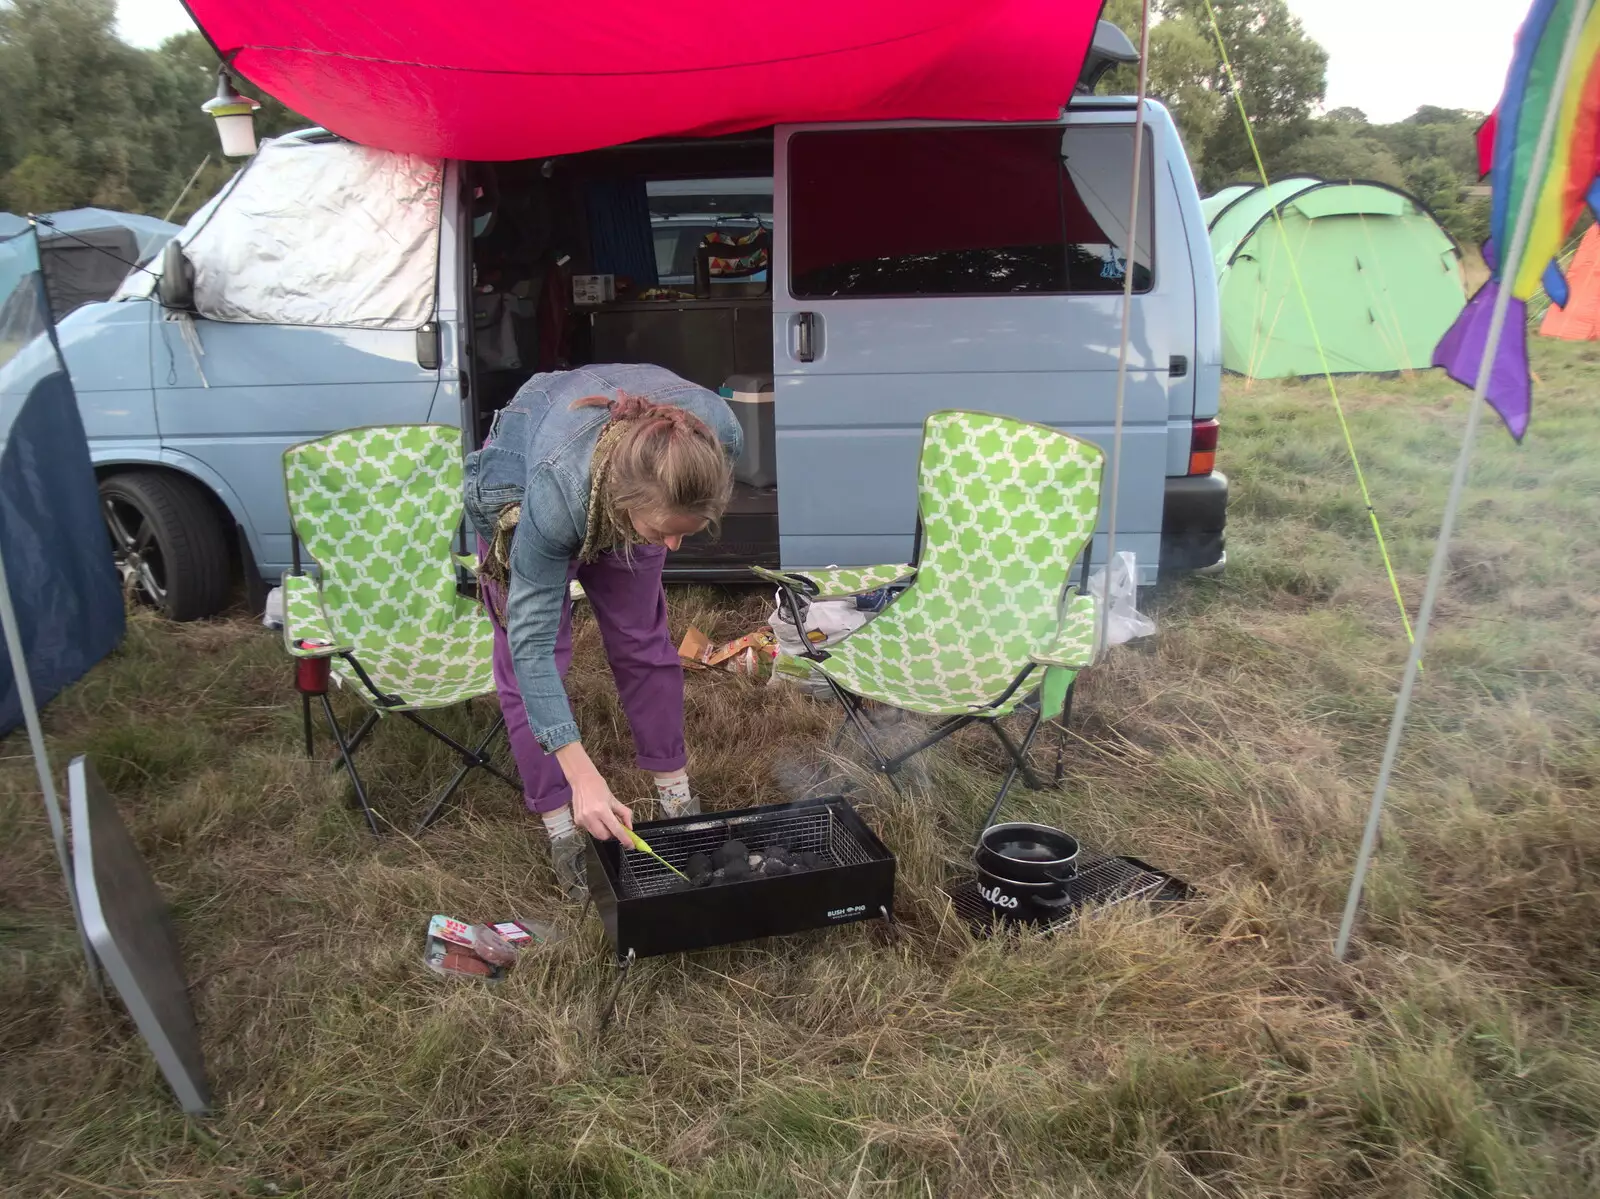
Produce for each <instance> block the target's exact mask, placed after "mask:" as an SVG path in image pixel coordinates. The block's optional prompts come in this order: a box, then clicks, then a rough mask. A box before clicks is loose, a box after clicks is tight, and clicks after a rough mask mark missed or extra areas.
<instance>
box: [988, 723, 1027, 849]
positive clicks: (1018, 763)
mask: <svg viewBox="0 0 1600 1199" xmlns="http://www.w3.org/2000/svg"><path fill="white" fill-rule="evenodd" d="M1039 721H1040V714H1039V713H1038V712H1035V713H1034V715H1033V720H1032V721H1031V722H1029V724H1028V733H1027V736H1025V737H1023V739H1022V747H1021V749H1020V750H1017V749H1012V746H1011V741H1010V739H1009V738H1007V737H1005V736H1004V735H1003V734H1002V735H1001V737H1000V739H1001V741H1003V742H1005V746H1006V748H1007V749H1010V750H1011V769H1010V770H1009V771H1007V772H1006V777H1005V781H1004V782H1002V783H1001V784H1000V794H998V795H996V796H995V797H994V803H993V804H992V805H991V806H990V808H989V814H988V815H987V816H985V817H984V819H983V829H986V828H988V827H989V826H990V825H991V824H993V823H994V818H995V817H996V816H998V815H999V814H1000V805H1001V804H1003V803H1005V801H1006V795H1007V793H1008V792H1010V790H1011V784H1012V783H1014V782H1016V779H1017V775H1018V774H1019V773H1028V774H1030V775H1031V773H1032V772H1031V771H1028V770H1027V762H1026V755H1027V752H1028V750H1029V749H1030V748H1031V747H1032V745H1033V738H1034V735H1035V734H1037V733H1038V731H1039ZM993 728H994V730H995V732H996V733H1000V732H1001V730H1000V727H999V726H998V725H994V726H993ZM1036 789H1037V788H1036ZM983 829H979V830H978V836H980V837H981V836H983Z"/></svg>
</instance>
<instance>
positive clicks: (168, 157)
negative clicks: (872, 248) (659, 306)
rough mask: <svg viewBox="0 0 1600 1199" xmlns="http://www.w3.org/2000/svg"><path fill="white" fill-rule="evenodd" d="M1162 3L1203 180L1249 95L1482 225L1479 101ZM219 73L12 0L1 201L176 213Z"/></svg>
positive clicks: (195, 163)
mask: <svg viewBox="0 0 1600 1199" xmlns="http://www.w3.org/2000/svg"><path fill="white" fill-rule="evenodd" d="M1151 7H1152V10H1153V12H1154V14H1155V18H1156V19H1155V22H1154V24H1153V25H1152V27H1151V31H1150V65H1149V90H1150V94H1151V95H1153V96H1155V97H1157V98H1158V99H1160V100H1162V101H1163V102H1164V103H1165V104H1166V105H1167V107H1168V108H1169V109H1170V110H1171V111H1172V114H1173V117H1174V119H1175V120H1176V122H1177V124H1178V128H1179V130H1180V132H1181V133H1182V136H1183V140H1184V145H1185V148H1186V149H1187V150H1188V153H1189V158H1190V161H1191V162H1192V163H1193V165H1194V170H1195V175H1196V178H1197V179H1198V180H1199V182H1200V189H1201V193H1202V194H1209V193H1211V192H1213V191H1216V190H1218V189H1220V188H1222V187H1225V186H1227V185H1228V184H1230V183H1236V182H1240V181H1253V180H1255V179H1256V178H1257V170H1256V165H1255V159H1254V155H1253V153H1252V151H1251V148H1250V140H1249V138H1248V137H1247V135H1246V130H1245V125H1244V122H1243V121H1242V120H1241V118H1240V115H1239V111H1238V100H1239V99H1242V100H1243V103H1244V108H1245V111H1246V112H1247V113H1248V114H1249V117H1250V132H1252V133H1253V134H1254V138H1255V142H1256V146H1257V148H1258V149H1259V151H1260V153H1261V156H1262V159H1263V162H1264V163H1265V165H1266V167H1267V171H1268V174H1269V176H1270V177H1273V178H1277V177H1280V176H1284V175H1291V174H1313V175H1319V176H1322V177H1323V178H1330V179H1372V180H1376V181H1378V182H1382V183H1389V184H1392V185H1394V186H1397V187H1402V188H1404V189H1406V190H1407V191H1410V192H1412V193H1413V194H1414V195H1416V196H1417V197H1418V198H1419V199H1421V200H1422V201H1423V202H1424V203H1425V204H1427V205H1428V207H1429V208H1430V209H1432V211H1433V212H1434V214H1435V215H1436V216H1437V217H1438V218H1439V219H1440V221H1441V222H1442V223H1443V224H1444V225H1445V227H1446V228H1448V229H1449V230H1450V232H1451V233H1452V234H1454V235H1455V237H1456V238H1457V239H1458V240H1460V241H1461V242H1462V243H1463V244H1468V245H1475V244H1477V243H1478V242H1479V241H1481V240H1482V239H1483V237H1484V236H1485V234H1486V232H1487V222H1488V204H1487V200H1486V199H1485V198H1483V197H1482V196H1478V195H1475V194H1474V189H1475V188H1476V187H1477V185H1478V183H1479V180H1478V178H1477V154H1476V150H1475V146H1474V131H1475V129H1476V127H1477V125H1478V124H1479V122H1481V121H1482V119H1483V114H1481V113H1473V112H1464V111H1461V110H1459V109H1445V108H1433V107H1424V108H1420V109H1418V110H1417V111H1416V112H1415V113H1414V114H1413V115H1411V116H1410V117H1407V118H1406V119H1405V120H1403V121H1400V122H1397V123H1395V124H1391V125H1374V124H1372V123H1371V122H1369V121H1368V120H1367V118H1366V116H1365V114H1363V113H1362V112H1361V111H1360V110H1358V109H1354V108H1339V109H1335V110H1333V111H1331V112H1327V113H1323V114H1321V115H1318V114H1317V110H1318V109H1319V108H1320V106H1321V104H1322V101H1323V98H1324V96H1325V94H1326V85H1327V63H1328V56H1327V53H1326V52H1325V51H1324V50H1323V49H1322V47H1321V46H1319V45H1318V44H1317V43H1316V42H1315V41H1314V40H1313V39H1312V38H1311V37H1310V36H1308V35H1307V34H1306V32H1305V29H1304V27H1303V26H1302V25H1301V23H1300V21H1299V20H1298V19H1297V18H1295V17H1294V16H1293V15H1292V14H1291V13H1290V12H1289V9H1288V5H1287V3H1286V2H1285V0H1212V7H1213V9H1214V10H1215V12H1216V16H1217V23H1218V27H1219V28H1220V29H1221V31H1222V36H1223V42H1224V44H1225V45H1226V46H1227V48H1228V58H1229V61H1230V63H1231V64H1232V67H1233V75H1232V79H1231V80H1230V77H1229V75H1228V74H1227V73H1226V72H1225V71H1224V69H1223V66H1222V62H1221V58H1220V56H1219V55H1218V53H1217V47H1216V42H1215V40H1214V38H1213V35H1212V32H1211V23H1210V17H1209V15H1208V13H1207V9H1206V3H1205V0H1152V5H1151ZM1105 16H1106V19H1108V20H1111V21H1115V22H1116V23H1117V24H1118V25H1120V26H1121V27H1122V28H1123V29H1124V30H1125V31H1127V32H1128V34H1129V36H1130V37H1135V38H1136V37H1137V35H1138V28H1139V0H1110V2H1109V3H1108V4H1107V5H1106V12H1105ZM216 71H217V57H216V54H215V53H214V52H213V51H212V49H211V47H210V45H209V44H208V43H207V42H206V40H205V39H204V38H203V37H202V36H201V35H200V34H199V33H197V32H190V33H184V34H181V35H179V36H177V37H173V38H170V39H168V40H167V41H166V42H164V43H163V44H162V45H161V46H160V47H158V48H156V49H154V50H141V49H137V48H135V47H132V46H129V45H128V44H126V43H125V42H123V41H122V40H121V39H120V38H119V37H118V36H117V32H116V5H115V0H0V210H9V211H12V212H48V211H53V210H58V209H63V208H77V207H82V206H84V205H99V206H101V207H105V208H116V209H123V210H125V211H132V212H147V213H151V214H153V215H155V216H165V215H167V213H168V211H169V209H172V210H173V211H172V216H173V219H175V220H182V219H183V218H184V217H186V216H188V215H189V213H191V212H193V211H194V209H195V208H197V207H199V205H200V204H202V203H203V202H204V201H205V200H206V199H207V198H208V197H210V196H211V195H212V194H213V193H215V191H216V190H217V188H218V187H220V186H221V184H222V183H223V182H224V181H225V180H226V179H227V178H228V176H229V175H230V174H231V173H232V171H233V170H234V169H235V166H236V164H233V163H229V162H226V161H224V160H221V159H220V156H219V155H218V153H217V137H216V131H215V129H214V128H213V122H212V121H211V119H210V118H209V117H207V116H205V115H204V114H203V113H202V112H201V111H200V105H201V104H203V103H204V102H205V101H206V100H207V99H209V98H210V97H211V95H212V94H213V92H214V91H215V89H216ZM1235 81H1236V82H1237V86H1238V92H1239V95H1238V97H1235V95H1234V92H1233V88H1234V82H1235ZM1134 82H1135V80H1134V76H1133V72H1132V71H1131V70H1129V69H1127V68H1123V69H1120V70H1118V71H1116V72H1113V73H1112V75H1111V76H1110V78H1109V79H1108V81H1107V82H1106V83H1102V85H1101V89H1100V90H1101V91H1119V92H1131V91H1132V90H1133V88H1134ZM240 88H241V90H242V91H244V92H246V93H247V94H250V95H254V96H255V97H256V98H257V99H259V100H261V101H262V104H263V108H262V110H261V112H260V113H259V114H258V116H257V123H256V127H257V131H258V132H259V133H260V134H261V135H262V136H271V135H274V134H277V133H283V132H287V131H288V130H290V129H295V128H300V127H303V126H304V125H305V124H307V122H306V121H305V120H303V119H302V118H300V117H299V116H297V115H296V114H294V113H292V112H290V111H289V110H288V109H286V108H284V106H283V105H281V104H279V103H277V102H276V101H273V100H271V99H270V98H269V97H267V96H265V95H264V94H262V93H261V92H260V91H259V90H254V89H252V87H251V86H250V85H249V83H248V81H240ZM202 164H204V165H203V169H201V170H200V174H199V177H198V178H197V179H196V180H195V182H194V185H193V186H192V188H190V190H189V191H188V193H187V195H185V196H184V197H183V199H182V202H181V203H179V202H178V201H179V196H180V194H181V193H183V189H184V186H185V184H186V182H187V181H188V180H189V179H190V177H191V176H192V175H193V174H194V172H195V171H196V169H197V168H202ZM175 204H176V208H174V207H173V206H174V205H175Z"/></svg>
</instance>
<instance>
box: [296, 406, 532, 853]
mask: <svg viewBox="0 0 1600 1199" xmlns="http://www.w3.org/2000/svg"><path fill="white" fill-rule="evenodd" d="M461 463H462V454H461V430H460V429H457V428H453V427H451V426H449V425H380V426H375V427H372V428H365V429H347V430H345V431H343V432H340V433H334V434H332V435H330V436H328V437H322V438H319V439H317V440H315V441H307V442H303V443H302V444H300V445H296V446H291V447H290V448H289V449H288V450H286V451H285V452H284V455H283V470H284V479H285V482H286V484H287V488H288V494H289V515H290V523H291V531H292V536H293V539H294V541H293V547H294V549H293V552H294V568H293V570H292V571H291V572H290V573H289V574H287V575H285V576H284V578H283V599H284V621H283V636H284V643H285V644H286V645H287V647H288V650H289V653H290V654H292V655H293V656H294V657H295V658H297V659H298V660H299V664H298V671H297V675H296V685H297V686H298V688H299V690H300V699H301V711H302V715H303V717H304V721H305V735H306V754H307V756H310V754H311V753H312V740H311V701H312V699H313V698H320V700H321V703H322V711H323V714H324V715H325V716H326V717H327V721H328V731H329V732H330V733H331V734H332V736H333V740H334V744H335V745H337V746H338V747H339V762H338V763H336V764H335V765H336V767H337V766H338V765H341V764H342V765H343V766H344V768H345V769H347V770H349V772H350V781H351V783H352V784H353V785H354V787H355V793H356V799H357V801H358V802H359V803H360V805H361V810H362V813H363V814H364V815H365V816H366V820H367V824H368V826H369V827H370V828H371V829H372V831H373V833H375V834H376V833H377V832H378V821H377V817H376V816H375V815H374V813H373V810H372V806H371V804H370V803H369V802H368V799H367V791H366V786H365V784H364V783H363V782H362V781H361V776H360V775H359V774H358V773H357V772H356V766H355V760H354V755H355V752H356V750H357V748H359V747H360V745H361V743H362V742H363V741H365V740H366V737H367V734H368V733H370V732H371V731H372V729H373V727H374V726H375V725H376V724H377V722H378V720H379V718H380V717H382V716H386V715H390V714H394V715H398V716H400V717H402V718H403V719H405V720H408V721H410V722H411V723H412V724H415V725H417V726H418V727H419V728H423V729H426V730H427V731H428V732H429V733H430V734H432V735H433V736H434V737H436V738H438V739H439V740H440V741H442V742H443V743H444V744H446V745H448V746H449V747H450V748H451V749H452V750H454V751H455V752H456V754H457V755H458V756H459V757H460V759H461V766H460V769H458V770H457V771H456V773H455V777H454V778H452V779H451V780H450V782H449V784H448V785H447V786H446V787H445V788H444V790H443V791H442V792H441V793H440V794H439V796H438V798H437V799H436V800H435V801H434V803H433V806H432V807H431V808H430V809H429V810H428V814H427V815H426V816H425V817H424V818H423V821H422V825H421V828H427V827H428V826H429V825H430V824H432V823H433V822H434V821H435V820H436V819H437V818H438V816H439V814H440V812H441V811H443V809H444V805H445V804H446V803H448V802H449V800H450V797H451V796H453V795H454V794H455V792H456V788H457V787H459V786H460V785H461V783H462V781H463V780H464V779H465V778H466V777H467V775H468V773H469V772H470V771H472V770H473V769H475V768H482V769H484V770H487V771H488V772H489V773H490V774H492V775H494V776H495V777H496V778H498V779H500V780H501V781H502V782H504V783H505V784H506V785H507V786H509V787H512V788H514V789H516V790H518V791H519V792H520V790H521V788H520V787H519V785H518V783H517V782H516V780H515V779H513V778H511V777H509V776H507V775H506V774H505V773H504V772H503V771H501V770H500V769H499V768H498V767H497V766H495V765H494V763H493V762H492V761H491V760H490V755H489V752H488V750H489V745H490V743H491V742H492V741H493V740H494V739H495V737H496V736H498V735H499V733H500V731H501V730H502V729H503V728H504V727H505V717H504V716H500V717H499V718H498V719H497V720H496V721H495V724H494V727H493V728H491V729H490V730H489V732H488V734H487V735H486V736H484V738H483V739H482V740H481V741H479V742H478V744H477V745H476V747H469V746H466V745H463V744H462V743H461V742H459V741H457V740H456V739H455V738H454V737H451V736H450V735H449V734H448V733H445V732H443V731H441V730H440V729H438V728H436V727H435V726H434V725H432V724H430V723H429V722H428V721H427V720H425V719H424V718H423V717H422V716H421V715H420V713H422V712H424V711H429V710H433V709H438V708H449V707H454V706H455V705H456V704H462V703H465V702H467V701H468V700H471V699H475V698H477V697H478V696H480V695H493V694H494V675H493V653H494V640H493V632H492V630H491V626H490V624H489V617H488V615H487V613H485V612H484V610H483V608H482V606H481V605H479V604H477V603H476V602H474V601H473V600H471V599H469V598H467V597H465V596H462V595H460V594H458V593H457V589H456V568H457V566H458V565H460V564H461V563H462V561H463V559H462V558H461V557H460V556H458V555H456V554H453V553H452V549H451V541H452V538H453V537H454V536H455V535H456V532H457V530H458V528H459V527H460V522H461ZM302 543H303V544H304V546H305V548H306V549H307V550H309V551H310V552H311V555H312V557H313V558H315V559H316V562H317V565H318V567H320V575H319V577H317V578H312V577H311V576H309V575H307V574H306V573H305V572H304V571H303V570H302V569H301V562H300V547H301V545H302ZM465 561H468V562H470V561H471V560H470V559H465ZM330 667H331V670H332V674H333V676H334V677H335V678H336V679H337V680H338V681H339V682H340V684H341V685H344V686H347V687H349V688H350V690H352V691H354V692H355V693H356V694H357V695H359V696H360V697H361V698H362V699H363V700H364V701H365V702H366V703H367V705H368V706H369V707H370V709H371V711H369V712H368V713H367V716H366V719H365V720H364V721H363V722H362V723H361V726H360V727H359V728H357V729H356V731H355V735H354V736H352V737H349V738H348V739H347V738H346V736H345V733H344V730H343V729H341V728H340V727H339V722H338V721H337V720H336V719H335V717H334V714H333V705H332V704H331V703H330V702H329V701H328V688H327V681H328V675H329V670H330ZM419 831H420V829H419Z"/></svg>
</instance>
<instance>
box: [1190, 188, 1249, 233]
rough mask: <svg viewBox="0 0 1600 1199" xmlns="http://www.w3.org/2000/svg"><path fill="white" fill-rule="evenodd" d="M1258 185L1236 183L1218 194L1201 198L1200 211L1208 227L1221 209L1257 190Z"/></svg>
mask: <svg viewBox="0 0 1600 1199" xmlns="http://www.w3.org/2000/svg"><path fill="white" fill-rule="evenodd" d="M1256 186H1257V185H1256V184H1254V183H1235V184H1232V185H1230V186H1228V187H1225V188H1223V189H1222V190H1221V191H1219V192H1218V193H1217V194H1216V195H1214V196H1207V197H1206V198H1205V199H1204V200H1201V201H1200V212H1201V213H1202V214H1203V215H1204V216H1205V218H1206V228H1208V229H1209V228H1210V227H1211V222H1212V220H1213V219H1215V217H1216V215H1217V213H1218V212H1219V211H1220V210H1221V209H1224V208H1226V207H1227V206H1228V205H1229V204H1232V203H1233V202H1234V201H1235V200H1237V199H1238V198H1239V197H1240V196H1242V195H1245V194H1247V193H1248V192H1253V191H1255V189H1256Z"/></svg>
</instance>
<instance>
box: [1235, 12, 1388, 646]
mask: <svg viewBox="0 0 1600 1199" xmlns="http://www.w3.org/2000/svg"><path fill="white" fill-rule="evenodd" d="M1206 16H1207V18H1209V20H1210V21H1211V35H1212V37H1214V38H1215V39H1216V42H1217V53H1219V54H1220V55H1221V56H1222V70H1223V73H1224V74H1226V75H1227V77H1228V84H1229V86H1230V87H1231V88H1232V89H1233V99H1234V103H1235V105H1236V106H1237V107H1238V109H1239V119H1240V121H1242V122H1243V124H1244V135H1245V140H1246V141H1248V142H1249V143H1250V154H1251V156H1252V157H1253V158H1254V159H1255V163H1256V172H1257V173H1258V174H1259V175H1260V176H1261V186H1262V187H1264V188H1270V187H1271V186H1272V181H1271V180H1270V179H1269V178H1268V177H1267V166H1266V163H1265V162H1264V161H1263V160H1262V158H1261V149H1260V147H1259V146H1257V144H1256V135H1255V130H1254V129H1253V128H1252V127H1251V125H1250V114H1249V113H1248V112H1246V111H1245V107H1244V93H1243V92H1242V91H1240V90H1239V81H1238V79H1237V78H1235V76H1234V73H1233V62H1232V60H1231V59H1229V58H1228V47H1227V46H1226V45H1225V44H1224V43H1223V40H1222V28H1221V26H1219V25H1218V24H1217V10H1216V9H1215V8H1213V7H1212V4H1211V0H1206ZM1272 219H1273V220H1274V221H1275V222H1276V223H1277V226H1278V234H1279V237H1280V238H1281V239H1282V241H1283V244H1284V245H1285V246H1288V244H1289V235H1288V232H1287V230H1285V228H1284V225H1283V214H1282V212H1280V211H1279V209H1278V205H1277V204H1276V203H1273V205H1272ZM1289 274H1290V276H1291V277H1292V278H1293V279H1294V287H1295V291H1296V292H1298V293H1299V296H1300V306H1301V307H1302V308H1303V309H1305V314H1306V327H1307V328H1309V329H1310V330H1311V340H1312V341H1313V342H1314V343H1316V347H1317V359H1318V361H1320V362H1321V363H1322V375H1323V378H1325V379H1326V380H1327V381H1328V394H1329V396H1331V397H1332V399H1333V411H1334V414H1335V415H1336V416H1337V417H1338V418H1339V429H1340V431H1341V432H1342V433H1343V434H1344V444H1345V449H1346V450H1347V451H1349V454H1350V465H1351V467H1352V468H1354V470H1355V473H1356V485H1357V486H1358V487H1359V488H1360V489H1361V502H1362V503H1363V504H1364V505H1366V509H1367V519H1368V520H1369V521H1370V522H1371V523H1372V535H1373V536H1374V537H1375V538H1376V539H1377V541H1378V554H1379V555H1380V556H1381V557H1382V558H1383V569H1384V573H1386V574H1387V575H1388V576H1389V590H1390V591H1392V592H1393V593H1394V602H1395V606H1396V607H1397V608H1399V609H1400V623H1401V624H1402V625H1403V626H1404V627H1405V631H1406V639H1407V640H1408V641H1410V642H1411V643H1412V644H1415V643H1416V634H1415V632H1414V631H1413V629H1412V627H1411V617H1410V616H1409V615H1407V613H1406V601H1405V597H1404V596H1403V595H1401V594H1400V580H1399V579H1398V578H1396V577H1395V573H1394V562H1393V561H1392V560H1391V559H1390V557H1389V543H1388V542H1387V541H1385V540H1384V536H1383V526H1382V525H1380V524H1379V523H1378V509H1377V507H1376V505H1374V504H1373V502H1372V493H1371V491H1370V490H1368V488H1367V475H1366V472H1365V471H1364V470H1362V469H1361V458H1360V456H1359V455H1358V454H1357V453H1356V441H1355V437H1354V435H1353V434H1352V433H1351V432H1350V423H1349V422H1348V421H1347V420H1346V419H1345V415H1344V405H1343V404H1342V403H1341V402H1340V400H1339V387H1338V385H1337V384H1336V383H1334V381H1333V368H1332V367H1331V366H1329V365H1328V354H1327V351H1326V349H1325V348H1324V346H1323V344H1322V338H1321V337H1320V336H1319V335H1318V333H1317V322H1316V318H1315V317H1314V316H1312V314H1311V299H1310V297H1309V296H1308V295H1307V294H1306V287H1305V283H1304V281H1303V280H1302V279H1301V278H1300V267H1299V264H1298V263H1297V262H1296V261H1295V258H1294V254H1293V253H1292V252H1291V253H1290V255H1289Z"/></svg>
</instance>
